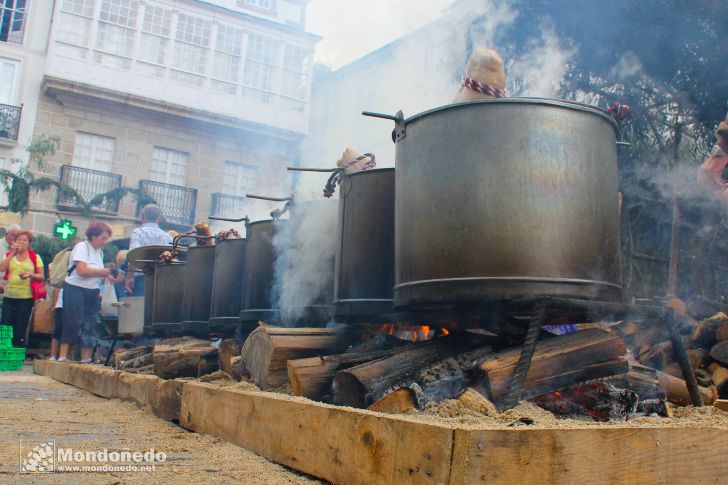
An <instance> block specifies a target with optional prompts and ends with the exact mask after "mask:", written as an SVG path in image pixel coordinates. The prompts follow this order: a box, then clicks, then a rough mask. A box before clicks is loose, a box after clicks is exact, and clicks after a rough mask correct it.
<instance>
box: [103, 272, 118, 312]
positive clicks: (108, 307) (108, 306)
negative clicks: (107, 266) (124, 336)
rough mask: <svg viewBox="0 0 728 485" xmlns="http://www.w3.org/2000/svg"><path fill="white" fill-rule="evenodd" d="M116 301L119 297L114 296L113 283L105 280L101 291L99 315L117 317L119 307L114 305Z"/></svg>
mask: <svg viewBox="0 0 728 485" xmlns="http://www.w3.org/2000/svg"><path fill="white" fill-rule="evenodd" d="M118 303H119V299H118V298H117V297H116V290H115V289H114V285H113V284H112V283H109V282H108V280H107V281H106V283H105V284H104V291H103V292H102V293H101V315H102V316H104V317H107V318H118V317H119V307H118V306H115V304H118Z"/></svg>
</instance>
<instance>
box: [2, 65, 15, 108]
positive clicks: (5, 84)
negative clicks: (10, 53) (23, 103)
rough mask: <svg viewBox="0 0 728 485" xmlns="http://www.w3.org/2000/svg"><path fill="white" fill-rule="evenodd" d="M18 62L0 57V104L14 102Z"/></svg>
mask: <svg viewBox="0 0 728 485" xmlns="http://www.w3.org/2000/svg"><path fill="white" fill-rule="evenodd" d="M16 72H18V63H17V62H15V61H11V60H8V59H2V58H0V104H9V105H14V104H15V90H16V81H17V79H16V77H15V73H16Z"/></svg>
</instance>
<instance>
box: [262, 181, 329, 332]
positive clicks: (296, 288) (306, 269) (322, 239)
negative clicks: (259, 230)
mask: <svg viewBox="0 0 728 485" xmlns="http://www.w3.org/2000/svg"><path fill="white" fill-rule="evenodd" d="M294 197H295V200H296V203H295V204H294V205H293V206H292V208H291V215H290V220H289V221H288V223H286V224H284V225H282V227H281V228H280V229H279V230H278V231H277V232H276V235H275V237H274V238H273V245H274V246H275V248H276V252H277V253H278V258H277V259H276V262H275V268H274V283H273V290H272V293H271V294H272V301H273V307H274V308H275V309H278V310H282V311H283V312H282V315H283V318H284V319H285V321H284V323H286V324H291V323H294V322H296V321H298V320H300V319H301V318H302V317H303V316H304V314H305V311H306V307H309V306H311V305H314V304H317V305H318V304H321V303H322V302H324V301H326V300H328V302H329V304H330V303H331V298H332V294H331V293H332V291H333V284H334V257H335V251H336V241H337V237H336V219H337V216H336V215H337V213H338V204H337V203H336V201H333V200H316V201H311V202H300V199H302V198H303V196H302V195H301V194H297V195H296V196H294ZM304 323H305V322H304Z"/></svg>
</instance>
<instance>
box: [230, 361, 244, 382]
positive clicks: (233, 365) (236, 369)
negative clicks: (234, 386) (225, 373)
mask: <svg viewBox="0 0 728 485" xmlns="http://www.w3.org/2000/svg"><path fill="white" fill-rule="evenodd" d="M242 365H243V358H242V357H240V356H239V355H236V356H235V357H233V358H232V359H230V375H231V376H232V378H233V379H235V380H236V381H239V380H240V379H241V378H242V376H243V369H242Z"/></svg>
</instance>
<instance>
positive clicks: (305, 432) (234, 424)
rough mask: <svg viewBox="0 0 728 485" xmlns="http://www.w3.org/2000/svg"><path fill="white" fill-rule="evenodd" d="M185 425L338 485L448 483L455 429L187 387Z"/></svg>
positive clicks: (205, 387)
mask: <svg viewBox="0 0 728 485" xmlns="http://www.w3.org/2000/svg"><path fill="white" fill-rule="evenodd" d="M180 425H181V426H183V427H185V428H188V429H191V430H193V431H197V432H199V433H205V434H210V435H213V436H217V437H219V438H222V439H224V440H226V441H229V442H232V443H235V444H237V445H239V446H242V447H243V448H246V449H248V450H250V451H252V452H254V453H256V454H258V455H260V456H263V457H265V458H267V459H269V460H272V461H275V462H277V463H280V464H282V465H285V466H288V467H290V468H293V469H296V470H299V471H301V472H304V473H308V474H310V475H313V476H316V477H319V478H323V479H325V480H328V481H330V482H333V483H347V484H371V483H382V484H389V483H391V484H400V483H424V484H436V483H447V481H448V477H449V475H450V468H451V461H452V450H453V446H452V440H453V430H452V428H450V427H448V426H444V425H439V424H428V423H421V422H414V421H410V420H405V419H398V418H396V417H392V416H388V415H383V414H381V413H374V412H371V411H366V410H360V409H352V408H345V407H337V406H331V405H327V404H322V403H317V402H313V401H308V400H305V399H302V398H295V397H289V396H280V397H279V396H276V395H273V394H271V393H264V392H250V391H237V390H233V389H230V388H220V387H216V386H211V385H208V384H204V383H192V382H187V383H185V385H184V386H183V388H182V405H181V408H180Z"/></svg>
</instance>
